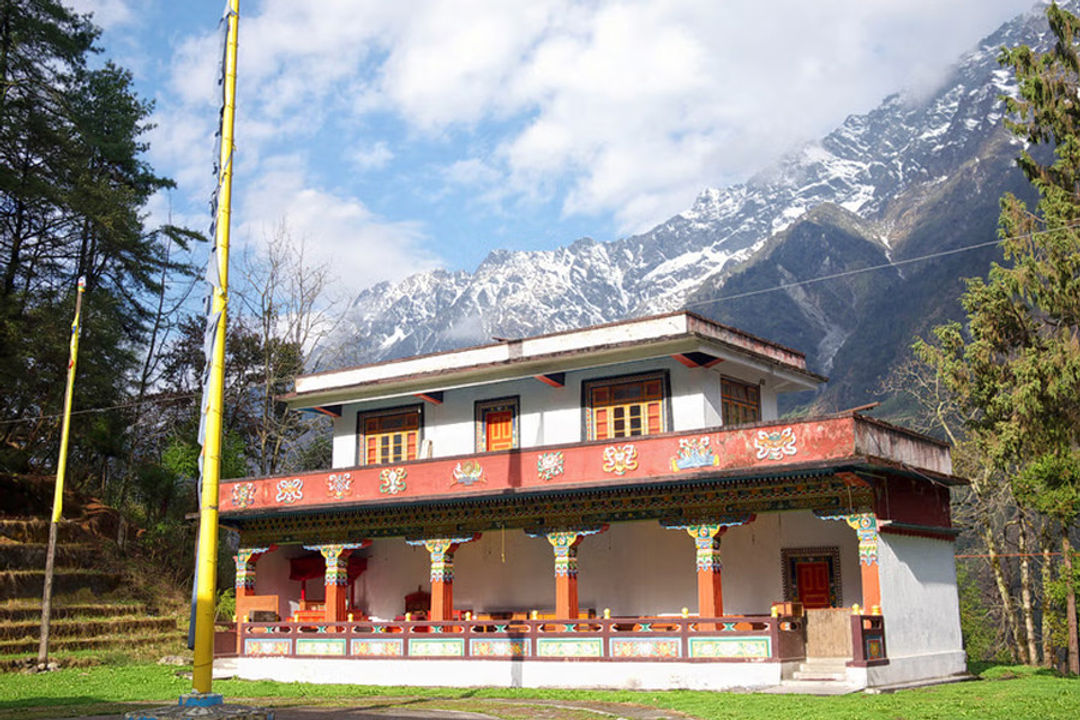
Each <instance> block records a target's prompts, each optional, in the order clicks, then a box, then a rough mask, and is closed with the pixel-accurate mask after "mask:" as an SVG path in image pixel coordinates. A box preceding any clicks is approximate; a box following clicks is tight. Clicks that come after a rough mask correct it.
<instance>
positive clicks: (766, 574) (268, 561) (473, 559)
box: [256, 511, 862, 618]
mask: <svg viewBox="0 0 1080 720" xmlns="http://www.w3.org/2000/svg"><path fill="white" fill-rule="evenodd" d="M821 546H836V547H838V548H839V550H840V572H841V586H842V593H843V604H845V605H851V604H852V603H855V602H861V592H862V591H861V578H860V574H859V566H858V547H857V540H856V537H855V532H854V531H853V530H852V529H851V528H849V527H848V526H847V525H846V524H845V523H842V522H835V521H829V520H819V519H818V518H816V517H814V515H813V514H812V513H809V512H804V511H800V512H787V513H768V514H762V515H759V516H758V518H757V520H755V521H754V522H753V523H751V524H749V525H745V526H740V527H734V528H731V529H730V530H728V532H727V534H726V535H725V536H724V538H723V540H722V541H721V546H720V547H721V560H722V562H723V564H724V570H723V587H724V608H725V611H726V612H727V613H730V614H765V613H768V612H769V607H770V605H771V604H772V603H773V602H778V601H780V600H782V599H783V575H782V573H783V568H782V566H781V562H780V550H781V548H797V547H821ZM303 552H305V551H303V550H300V549H298V547H296V546H288V547H285V548H283V549H280V550H278V551H276V552H274V553H270V554H268V555H265V556H263V557H262V558H261V559H260V560H259V563H258V565H257V568H256V590H257V591H258V592H259V593H267V594H269V593H277V594H278V595H279V596H280V597H281V604H282V612H281V615H282V617H286V616H287V615H288V605H287V600H288V599H293V600H296V599H299V594H300V589H299V584H298V583H295V582H291V581H289V580H288V574H289V569H288V558H289V557H294V556H295V555H297V554H301V553H303ZM357 552H359V553H361V554H363V555H365V556H366V557H367V558H368V567H367V571H366V572H364V574H362V575H361V576H360V578H359V579H358V580H357V582H356V586H355V589H354V599H355V601H356V605H357V607H360V608H362V609H364V610H365V611H366V612H367V613H368V614H369V615H371V616H374V617H380V618H394V617H396V616H398V615H401V614H402V613H403V612H404V597H405V595H407V594H408V593H410V592H414V591H416V589H417V588H418V587H419V588H422V589H423V590H425V591H428V590H429V582H428V571H429V558H428V554H427V551H426V550H424V548H422V547H414V546H411V545H408V544H406V543H405V540H404V539H403V538H381V539H377V540H375V541H374V542H372V544H371V546H370V547H368V548H366V549H364V550H360V551H357ZM504 557H505V562H504ZM694 561H695V556H694V542H693V540H692V539H691V538H690V536H689V535H688V534H687V533H686V532H685V531H683V530H668V529H666V528H663V527H661V525H660V524H659V523H658V522H656V521H640V522H628V523H615V524H612V525H611V527H610V529H609V530H608V531H607V532H605V533H603V534H600V535H591V536H587V537H585V538H584V539H583V540H582V541H581V544H580V545H579V549H578V568H579V573H578V599H579V605H580V607H581V608H582V609H590V608H591V609H594V610H595V611H596V612H597V614H601V613H602V612H603V610H604V608H610V609H611V612H612V614H613V615H616V616H620V615H623V616H626V615H663V614H673V615H674V614H678V613H680V612H681V610H682V608H684V607H686V608H688V609H689V611H690V612H691V613H692V614H696V613H697V574H696V569H695V566H694ZM454 576H455V579H454V606H455V607H456V608H458V609H459V610H472V611H473V612H491V611H503V610H518V611H526V612H528V611H531V610H539V611H541V612H552V611H554V609H555V579H554V558H553V553H552V549H551V545H550V544H549V543H548V542H547V540H546V539H544V538H532V537H529V536H527V535H526V534H525V533H524V532H523V531H521V530H507V531H506V532H505V533H503V532H502V531H499V530H493V531H490V532H486V533H484V534H483V536H482V537H481V538H480V540H478V541H475V542H471V543H465V544H463V545H462V546H461V547H460V548H459V549H458V551H457V554H456V555H455V562H454ZM308 591H309V592H308V597H309V598H310V599H316V598H321V597H322V588H321V586H319V583H318V582H317V581H310V582H309V583H308Z"/></svg>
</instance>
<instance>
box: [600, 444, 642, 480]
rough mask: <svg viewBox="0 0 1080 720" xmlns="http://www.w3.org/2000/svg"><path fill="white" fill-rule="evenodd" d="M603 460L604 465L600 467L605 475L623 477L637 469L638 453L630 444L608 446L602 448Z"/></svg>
mask: <svg viewBox="0 0 1080 720" xmlns="http://www.w3.org/2000/svg"><path fill="white" fill-rule="evenodd" d="M603 459H604V463H603V465H601V467H602V468H603V470H604V472H606V473H614V474H616V475H625V474H626V473H628V472H630V471H632V470H637V467H638V451H637V448H636V447H634V446H633V445H632V444H630V443H626V444H625V445H608V446H607V447H606V448H604V457H603Z"/></svg>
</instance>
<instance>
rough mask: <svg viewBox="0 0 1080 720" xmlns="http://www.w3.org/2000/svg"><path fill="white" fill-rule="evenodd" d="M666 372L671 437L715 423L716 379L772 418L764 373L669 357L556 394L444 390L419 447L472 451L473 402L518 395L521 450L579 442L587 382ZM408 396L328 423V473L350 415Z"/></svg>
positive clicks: (521, 388) (351, 425)
mask: <svg viewBox="0 0 1080 720" xmlns="http://www.w3.org/2000/svg"><path fill="white" fill-rule="evenodd" d="M657 370H666V371H667V372H668V373H669V378H670V383H671V403H670V406H671V415H672V418H671V420H672V422H671V428H672V430H674V431H686V430H695V429H698V428H706V427H716V426H719V425H721V424H722V420H721V402H720V375H721V371H722V372H723V374H725V375H729V376H731V377H735V378H738V379H741V380H743V381H746V382H754V383H757V382H758V381H760V380H765V385H764V386H763V387H762V390H761V404H762V417H763V419H766V420H772V419H775V418H776V417H777V411H776V392H775V389H774V387H773V386H774V385H775V383H771V384H770V382H769V378H768V377H767V375H766V374H765V373H764V371H762V370H759V369H756V368H753V367H750V366H741V365H737V364H735V363H733V362H730V361H726V362H723V363H720V364H719V365H717V366H715V367H713V368H687V367H685V366H683V365H682V364H680V363H679V362H677V361H676V360H674V359H672V358H670V357H662V358H656V359H653V360H644V361H638V362H630V363H621V364H618V365H606V366H603V367H600V368H592V369H589V370H581V371H576V372H569V373H567V374H566V384H565V386H564V387H562V388H553V387H550V386H548V385H545V384H544V383H541V382H540V381H538V380H535V379H533V378H525V379H520V380H509V381H504V382H498V383H492V384H489V385H477V386H473V387H467V388H458V389H454V390H447V391H446V392H445V394H444V396H443V403H442V404H441V405H432V404H430V403H425V404H424V427H423V431H422V435H423V440H424V441H425V443H424V444H425V445H426V441H428V440H430V441H431V447H432V456H433V457H447V456H451V455H465V454H469V453H473V452H475V451H476V439H475V434H474V433H475V426H474V422H475V403H476V402H477V401H482V400H492V399H496V398H502V397H509V396H515V395H516V396H518V397H519V399H520V405H519V409H520V418H519V422H520V425H519V432H520V440H521V447H523V448H528V447H538V446H543V445H558V444H563V443H576V442H581V441H582V440H583V437H582V432H581V430H582V417H583V416H582V409H581V386H582V383H583V382H585V381H587V380H594V379H599V378H606V377H612V376H617V375H628V374H637V373H646V372H654V371H657ZM419 402H420V400H418V399H417V398H414V397H412V396H405V397H401V398H392V399H385V400H380V401H373V402H370V403H353V404H350V405H346V406H345V407H344V408H343V409H342V414H341V417H340V418H337V419H335V421H334V440H333V467H335V468H342V467H352V466H354V465H356V463H357V446H356V415H357V412H358V411H363V412H371V411H373V410H382V409H386V408H392V407H399V406H403V405H415V404H417V403H419Z"/></svg>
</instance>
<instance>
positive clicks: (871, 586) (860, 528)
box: [816, 512, 881, 613]
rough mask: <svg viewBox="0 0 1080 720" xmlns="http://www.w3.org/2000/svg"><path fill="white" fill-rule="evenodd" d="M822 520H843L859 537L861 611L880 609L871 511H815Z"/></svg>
mask: <svg viewBox="0 0 1080 720" xmlns="http://www.w3.org/2000/svg"><path fill="white" fill-rule="evenodd" d="M816 514H817V516H818V517H819V518H821V519H822V520H843V521H844V522H846V523H847V524H848V525H849V526H851V528H852V529H854V530H855V534H856V535H858V537H859V571H860V573H861V575H862V606H863V611H864V612H867V613H870V612H872V611H873V609H874V608H877V609H878V610H879V611H880V609H881V578H880V577H879V575H878V524H877V516H876V515H875V514H874V513H872V512H865V513H854V514H852V515H825V514H822V513H816Z"/></svg>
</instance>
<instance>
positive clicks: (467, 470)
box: [450, 460, 487, 487]
mask: <svg viewBox="0 0 1080 720" xmlns="http://www.w3.org/2000/svg"><path fill="white" fill-rule="evenodd" d="M482 482H487V478H485V477H484V468H482V467H480V463H478V462H477V461H475V460H466V461H465V462H459V463H458V464H457V465H456V466H455V467H454V481H453V482H452V483H450V487H453V486H455V485H464V486H465V487H470V486H472V485H476V484H477V483H482Z"/></svg>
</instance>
